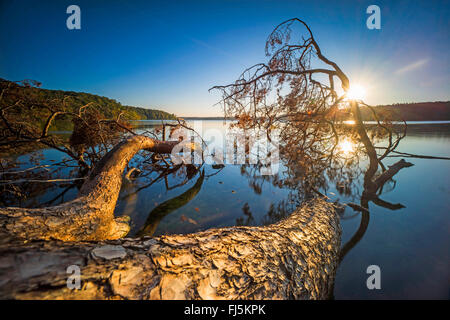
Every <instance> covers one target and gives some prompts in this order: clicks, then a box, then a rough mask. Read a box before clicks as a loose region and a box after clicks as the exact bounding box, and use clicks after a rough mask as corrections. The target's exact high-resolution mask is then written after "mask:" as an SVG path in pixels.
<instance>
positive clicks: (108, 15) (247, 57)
mask: <svg viewBox="0 0 450 320" xmlns="http://www.w3.org/2000/svg"><path fill="white" fill-rule="evenodd" d="M71 4H76V5H78V6H79V7H80V8H81V30H68V29H67V28H66V19H67V17H68V16H69V15H68V14H66V8H67V7H68V6H69V5H71ZM371 4H376V5H378V6H379V7H380V8H381V30H369V29H367V28H366V19H367V17H368V14H366V8H367V7H368V6H369V5H371ZM449 16H450V4H449V1H437V0H433V1H429V0H428V1H394V0H392V1H372V0H371V1H357V0H355V1H342V0H341V1H311V0H310V1H303V0H297V1H283V0H279V1H268V0H258V1H250V0H249V1H247V0H241V1H237V0H229V1H214V0H209V1H194V0H191V1H168V0H166V1H114V0H112V1H79V0H70V1H65V0H60V1H24V0H21V1H8V0H0V43H1V45H0V77H2V78H6V79H8V80H21V79H35V80H38V81H40V82H42V83H43V87H44V88H49V89H62V90H73V91H84V92H89V93H94V94H99V95H102V96H107V97H110V98H113V99H116V100H118V101H120V102H121V103H122V104H127V105H135V106H142V107H151V108H159V109H162V110H166V111H169V112H173V113H176V114H177V115H179V116H200V115H203V116H216V115H221V109H220V107H218V106H213V105H214V104H215V103H216V102H217V101H218V100H219V95H218V94H217V93H209V92H208V89H209V88H210V87H211V86H213V85H217V84H227V83H230V82H233V81H234V80H235V79H236V78H237V77H238V75H239V74H240V72H241V71H242V70H243V69H244V68H246V67H249V66H251V65H253V64H256V63H259V62H264V61H266V60H265V56H264V46H265V41H266V38H267V36H268V35H269V34H270V32H271V31H272V29H273V28H274V27H275V26H276V25H277V24H279V23H280V22H282V21H284V20H287V19H289V18H293V17H298V18H301V19H303V20H305V21H306V22H307V23H308V24H309V25H310V27H311V29H312V31H313V33H314V36H315V38H316V40H317V41H318V43H319V45H320V46H321V48H322V51H323V53H324V54H325V55H326V56H327V57H329V58H330V59H332V60H334V61H335V62H336V63H338V65H339V66H341V68H342V69H343V70H344V72H345V73H346V74H347V75H348V76H349V78H350V80H351V81H352V82H358V83H360V84H361V85H363V86H364V87H366V90H367V94H366V99H365V100H366V101H367V102H368V103H370V104H388V103H396V102H413V101H436V100H450V94H449V92H450V79H449V77H450V76H449V71H450V63H449V58H448V57H449V51H450V50H449V49H450V41H449V39H450V37H449V36H450V35H449V31H450V24H449V21H450V19H449Z"/></svg>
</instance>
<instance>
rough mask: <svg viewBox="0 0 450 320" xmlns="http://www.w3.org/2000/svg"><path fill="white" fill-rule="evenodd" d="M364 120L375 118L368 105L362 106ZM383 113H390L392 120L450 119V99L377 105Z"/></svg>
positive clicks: (377, 108)
mask: <svg viewBox="0 0 450 320" xmlns="http://www.w3.org/2000/svg"><path fill="white" fill-rule="evenodd" d="M360 108H361V115H362V118H363V120H364V121H370V120H375V119H374V117H373V113H372V112H371V111H370V109H369V108H368V107H365V106H361V107H360ZM375 108H376V110H377V111H381V114H387V115H389V118H391V119H392V120H405V121H444V120H450V101H435V102H415V103H414V102H413V103H395V104H392V105H384V106H376V107H375Z"/></svg>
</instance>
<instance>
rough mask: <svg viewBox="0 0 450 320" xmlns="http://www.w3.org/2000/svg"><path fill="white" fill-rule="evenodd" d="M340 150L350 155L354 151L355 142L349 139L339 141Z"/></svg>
mask: <svg viewBox="0 0 450 320" xmlns="http://www.w3.org/2000/svg"><path fill="white" fill-rule="evenodd" d="M339 150H341V151H342V153H344V154H345V155H349V154H351V153H352V152H353V143H352V142H351V141H349V140H343V141H341V142H339Z"/></svg>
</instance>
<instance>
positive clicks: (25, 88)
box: [0, 78, 176, 130]
mask: <svg viewBox="0 0 450 320" xmlns="http://www.w3.org/2000/svg"><path fill="white" fill-rule="evenodd" d="M6 87H9V89H8V91H9V93H8V95H7V97H6V98H7V99H8V100H10V102H12V103H14V102H15V101H14V99H16V100H17V99H19V97H21V96H24V97H26V98H27V99H28V100H29V101H33V102H35V103H36V104H39V103H42V102H45V103H48V102H50V101H52V103H62V101H63V100H64V109H65V111H69V112H77V111H78V108H79V107H80V106H83V105H86V104H88V103H92V104H93V107H94V108H95V109H97V110H98V111H99V112H100V113H101V114H102V115H103V116H104V118H115V117H117V115H119V113H120V112H122V117H123V119H127V120H147V119H164V120H167V119H176V116H175V115H174V114H170V113H167V112H165V111H161V110H154V109H146V108H140V107H133V106H124V105H122V104H121V103H120V102H118V101H116V100H114V99H110V98H107V97H102V96H99V95H95V94H90V93H85V92H74V91H64V90H50V89H42V88H38V87H36V86H34V83H33V82H30V85H27V84H26V83H25V85H24V84H17V83H14V82H11V81H8V80H4V79H1V78H0V90H3V89H5V88H6ZM16 97H17V98H16ZM31 110H35V112H40V110H42V109H39V108H35V109H31ZM32 112H33V111H32ZM42 118H43V119H45V116H44V115H43V117H42ZM72 126H73V125H72V122H71V120H69V119H67V120H65V119H58V121H56V122H55V125H53V126H52V127H51V130H71V129H72Z"/></svg>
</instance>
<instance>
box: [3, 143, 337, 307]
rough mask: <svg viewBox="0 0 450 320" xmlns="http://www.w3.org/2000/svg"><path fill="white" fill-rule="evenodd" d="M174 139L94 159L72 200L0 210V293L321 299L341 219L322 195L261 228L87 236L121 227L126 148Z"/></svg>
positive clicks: (124, 228)
mask: <svg viewBox="0 0 450 320" xmlns="http://www.w3.org/2000/svg"><path fill="white" fill-rule="evenodd" d="M176 144H177V142H175V141H172V142H161V141H156V140H153V139H151V138H148V137H144V136H132V137H130V138H127V139H125V140H124V141H122V142H121V143H119V144H118V145H117V146H116V147H114V148H113V149H112V150H111V151H110V152H109V153H108V154H106V155H105V156H104V158H103V159H102V160H101V161H100V162H99V163H97V165H96V166H95V167H94V169H93V170H92V172H91V173H90V174H89V176H88V179H87V180H86V182H85V183H84V184H83V186H82V188H81V190H80V194H79V196H78V197H77V198H76V199H75V200H72V201H69V202H67V203H64V204H62V205H59V206H54V207H48V208H41V209H26V208H2V209H0V230H1V239H2V241H1V242H2V244H1V245H0V257H1V258H0V274H1V276H0V297H1V298H17V299H56V298H58V299H59V298H64V299H66V298H67V299H70V298H75V299H81V298H82V299H109V298H130V299H184V298H186V299H200V298H202V299H215V298H222V299H251V298H255V299H257V298H269V299H271V298H274V299H275V298H279V299H289V298H294V299H301V298H303V299H324V298H326V297H328V294H329V291H330V288H331V283H332V282H333V279H334V274H335V271H336V267H337V255H338V251H339V245H340V226H339V220H338V217H337V215H336V212H335V210H334V206H333V205H332V204H330V203H327V202H325V201H324V200H321V199H316V200H313V201H311V202H309V203H307V204H305V205H304V206H303V207H301V208H299V209H298V210H296V212H294V213H293V214H292V215H291V216H290V217H289V218H288V219H286V220H284V221H282V222H280V223H277V224H274V225H271V226H267V227H231V228H225V229H212V230H209V231H205V232H200V233H195V234H189V235H173V236H164V237H159V238H149V237H146V238H142V239H121V240H116V241H109V242H86V241H87V240H95V241H102V240H111V239H119V238H121V237H123V236H124V235H125V234H126V233H127V232H128V230H129V226H128V224H127V223H126V221H123V220H122V219H120V218H114V207H115V204H116V201H117V198H118V195H119V191H120V186H121V182H122V174H123V170H124V169H125V167H126V165H127V163H128V162H129V161H130V160H131V158H132V157H133V156H134V154H136V152H138V151H139V150H141V149H147V150H151V151H153V152H156V153H169V152H170V151H171V150H172V149H173V147H174V146H175V145H176ZM55 239H57V240H60V241H55ZM30 240H47V241H30ZM70 265H78V266H79V267H80V268H81V277H82V281H83V287H82V288H81V289H80V290H71V289H69V288H68V287H67V285H66V280H67V278H68V274H67V273H66V269H67V267H68V266H70Z"/></svg>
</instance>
